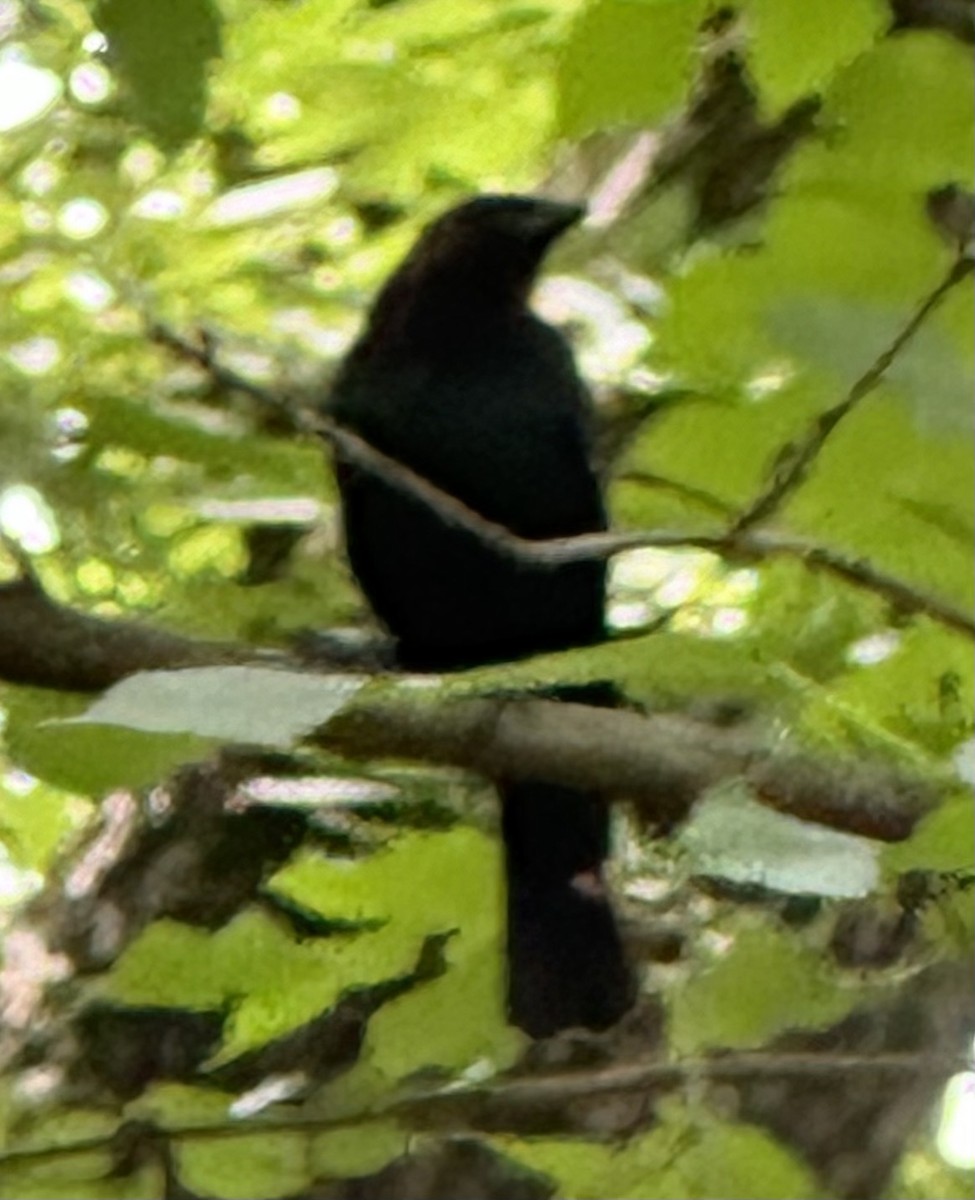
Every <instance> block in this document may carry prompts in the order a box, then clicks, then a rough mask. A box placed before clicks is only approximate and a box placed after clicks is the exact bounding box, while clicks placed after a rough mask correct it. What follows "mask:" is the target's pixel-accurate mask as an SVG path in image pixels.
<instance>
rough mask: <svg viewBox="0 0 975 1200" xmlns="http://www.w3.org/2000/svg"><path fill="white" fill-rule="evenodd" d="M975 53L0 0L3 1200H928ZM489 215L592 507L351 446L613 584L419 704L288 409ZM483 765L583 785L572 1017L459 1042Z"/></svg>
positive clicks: (228, 6) (835, 34) (156, 0)
mask: <svg viewBox="0 0 975 1200" xmlns="http://www.w3.org/2000/svg"><path fill="white" fill-rule="evenodd" d="M973 36H975V35H973V22H972V9H971V6H970V5H967V4H965V3H964V2H962V0H957V2H953V0H937V2H935V3H921V2H919V0H896V2H893V3H888V2H887V0H803V2H802V3H785V2H784V0H740V2H739V3H738V4H736V5H734V6H733V7H727V6H720V5H717V4H715V3H713V2H711V0H481V2H480V3H477V4H474V3H463V0H288V2H283V0H90V2H87V3H86V2H82V0H61V2H60V3H58V4H53V3H47V2H45V0H0V174H2V178H3V180H4V187H3V189H2V190H0V289H2V293H3V303H2V304H0V383H2V386H0V533H2V535H3V541H2V543H0V717H2V729H3V742H2V746H0V928H2V929H3V934H4V948H3V958H2V965H0V1011H2V1013H3V1019H2V1026H0V1071H2V1075H0V1200H6V1198H8V1197H9V1198H10V1200H14V1198H15V1197H16V1198H18V1200H21V1198H24V1197H37V1198H38V1200H58V1198H60V1197H65V1198H67V1197H72V1198H79V1197H93V1198H96V1197H97V1198H98V1200H107V1198H108V1197H119V1200H137V1198H141V1197H145V1198H146V1200H155V1198H160V1197H168V1198H173V1200H175V1198H177V1197H182V1198H190V1197H197V1196H199V1197H217V1198H221V1200H222V1198H226V1200H269V1198H271V1197H286V1198H295V1200H296V1198H298V1197H307V1198H308V1200H312V1198H317V1200H339V1198H346V1197H348V1198H349V1200H352V1198H353V1197H355V1198H360V1200H365V1198H367V1197H368V1198H372V1197H377V1198H382V1197H393V1196H396V1197H410V1200H427V1198H429V1200H434V1198H436V1197H457V1196H472V1197H473V1196H483V1197H485V1198H493V1197H525V1198H530V1200H534V1198H535V1197H539V1198H542V1197H547V1196H552V1195H557V1196H564V1197H567V1198H571V1200H599V1198H601V1197H608V1196H619V1197H631V1198H632V1200H650V1198H652V1197H660V1198H661V1200H676V1198H679V1197H687V1198H688V1200H698V1198H706V1197H713V1198H715V1200H717V1198H718V1197H728V1196H735V1197H753V1198H755V1200H759V1198H768V1200H797V1198H799V1197H808V1198H810V1200H813V1198H815V1197H824V1196H829V1197H836V1198H849V1200H860V1198H867V1197H890V1198H891V1200H893V1198H895V1197H896V1198H898V1200H902V1198H904V1197H910V1198H916V1200H939V1198H945V1200H948V1198H951V1197H955V1196H958V1195H962V1194H967V1191H968V1190H970V1185H971V1176H970V1174H968V1173H967V1172H970V1169H971V1167H972V1165H975V1164H973V1162H972V1159H971V1154H970V1147H966V1146H965V1145H964V1144H963V1140H960V1135H959V1134H958V1129H959V1127H960V1126H959V1121H960V1119H961V1118H960V1117H959V1115H958V1114H959V1113H960V1112H962V1110H963V1106H964V1104H965V1103H969V1104H970V1100H971V1089H972V1078H973V1077H972V1075H971V1074H970V1073H968V1074H966V1073H965V1068H966V1059H965V1054H966V1051H970V1049H971V1038H972V1033H973V1023H972V1020H971V999H972V995H971V992H972V989H971V957H972V956H971V949H972V939H973V919H972V911H971V908H972V906H971V888H972V884H973V879H975V863H973V840H975V822H973V812H972V803H971V795H970V785H971V783H972V779H973V776H975V765H973V763H975V759H973V749H972V748H973V745H975V742H973V740H972V739H973V717H972V710H973V703H975V678H973V663H972V638H973V634H975V620H973V617H972V615H971V614H972V606H973V561H972V560H973V540H975V520H973V510H972V496H973V490H975V478H973V475H975V470H973V454H972V444H971V432H972V417H971V391H972V382H973V379H972V375H973V369H972V352H971V329H972V317H973V311H972V308H973V289H972V255H971V239H972V223H973V216H975V201H973V198H972V194H971V192H970V191H969V190H967V189H968V188H970V186H971V185H970V179H971V174H972V161H971V159H972V129H973V103H972V89H971V62H970V44H969V43H970V42H971V41H972V40H973ZM487 191H524V192H529V191H530V192H539V193H543V194H546V195H551V196H555V197H558V198H562V199H584V200H586V201H587V202H588V205H589V215H588V218H587V220H586V222H585V223H584V225H583V227H582V228H581V229H580V230H579V231H578V232H577V233H575V234H573V235H572V236H571V238H569V239H567V240H566V242H565V244H564V246H563V247H562V248H560V249H559V251H558V252H557V254H556V255H555V256H553V259H552V261H551V263H550V264H549V269H548V271H547V273H546V276H545V279H544V280H543V282H542V284H541V286H540V287H539V289H538V292H537V295H536V304H537V306H538V308H539V309H540V310H541V311H542V312H544V314H545V315H546V316H547V318H548V319H550V320H552V321H554V322H556V323H558V324H560V325H561V326H562V327H563V328H565V329H566V330H567V331H568V333H569V334H570V336H571V338H572V339H573V341H574V344H575V348H576V353H577V356H578V359H579V362H580V364H581V366H582V369H583V371H584V373H585V374H586V376H587V378H588V379H589V381H590V382H591V384H592V386H593V389H594V392H595V395H596V400H597V410H598V418H599V420H598V429H597V430H596V453H597V455H598V459H599V464H600V469H601V470H602V471H603V472H604V473H605V477H606V479H607V488H608V498H609V503H610V508H611V512H612V519H613V531H612V533H610V534H608V535H606V536H594V537H591V538H589V539H585V538H583V539H576V540H573V541H570V542H560V543H540V544H532V543H526V542H523V541H520V540H519V539H517V538H514V537H512V536H511V535H510V534H508V533H507V532H506V531H505V530H499V529H496V528H492V527H489V526H487V525H486V524H485V523H484V522H482V521H479V520H478V518H477V515H476V514H473V513H469V512H466V511H464V510H461V511H457V507H458V506H457V505H456V504H455V503H454V502H453V501H452V500H451V498H450V497H448V496H444V495H443V494H441V493H438V492H437V491H436V489H431V488H429V486H425V484H424V481H422V480H417V479H416V478H414V477H411V476H410V475H409V473H404V472H402V471H401V470H399V469H398V468H397V464H395V463H390V462H388V461H384V460H383V459H382V457H381V456H376V455H375V454H374V453H372V452H371V451H370V448H369V447H368V446H367V445H360V444H351V443H349V442H348V441H346V442H344V443H341V444H343V446H344V447H345V449H347V450H349V451H350V453H353V454H358V455H360V456H361V457H362V461H363V462H365V463H366V465H367V466H368V467H369V469H372V470H375V471H377V472H379V473H380V474H384V473H385V476H386V477H387V478H389V479H392V480H393V481H394V482H395V483H396V485H397V486H401V487H403V488H405V489H407V490H410V489H412V490H413V491H414V492H415V493H416V494H419V495H421V497H423V498H424V499H425V500H426V502H427V503H430V504H431V505H433V506H434V507H436V506H441V508H442V509H443V510H444V511H445V512H450V513H451V514H452V519H456V520H460V521H462V522H463V521H467V522H468V523H469V524H470V525H471V527H472V528H473V529H474V530H475V531H476V532H477V533H478V536H482V537H484V538H487V539H494V540H495V541H496V543H497V545H498V546H499V547H501V548H502V549H503V551H504V552H505V553H510V554H512V555H514V556H518V555H521V556H523V557H526V558H535V559H537V558H544V557H545V556H549V557H565V556H572V555H576V556H588V555H596V556H600V557H606V558H608V559H610V561H611V590H610V597H609V608H608V618H609V627H610V631H611V636H610V637H608V639H607V640H606V641H605V642H604V643H603V644H601V645H598V646H594V647H586V648H580V649H576V650H571V651H566V652H563V653H560V654H551V655H546V656H540V657H537V658H534V659H531V660H528V661H524V662H519V663H513V664H505V665H502V666H497V667H491V668H483V669H479V670H475V671H468V672H464V673H459V674H455V675H445V676H442V677H430V678H424V679H422V680H420V679H416V678H411V677H408V676H403V675H400V674H397V673H396V672H395V671H393V670H391V669H390V665H389V664H390V658H389V655H388V653H387V648H386V646H385V645H384V643H383V640H382V631H380V630H378V629H377V628H376V626H375V624H374V622H373V621H372V620H371V618H370V615H369V613H368V611H367V609H366V606H365V603H364V601H363V599H362V597H361V595H360V594H359V592H358V590H357V589H356V587H355V584H354V581H353V580H352V578H351V576H350V574H349V571H348V568H347V565H346V563H345V560H344V557H343V553H342V547H341V539H340V536H339V532H338V530H339V522H338V513H337V495H336V489H335V485H334V481H333V479H332V475H331V468H330V449H331V448H332V447H333V446H334V445H335V444H336V442H337V441H338V442H341V439H342V438H343V436H345V435H343V433H342V431H341V430H337V429H336V428H335V427H334V426H333V425H331V424H330V423H329V422H328V421H325V420H323V419H322V418H321V417H319V416H317V415H315V409H314V405H315V403H316V402H317V401H318V400H320V398H321V397H322V395H323V394H324V393H325V390H326V389H327V386H328V379H329V376H330V374H331V372H332V371H333V369H334V366H335V364H336V363H337V361H338V360H339V358H340V357H341V355H342V353H343V352H344V350H345V349H346V348H347V347H348V346H349V344H350V341H351V339H352V338H353V337H354V335H355V332H356V330H357V329H358V327H359V323H360V320H361V317H362V314H363V311H364V309H365V307H366V306H367V304H368V302H369V300H370V298H371V296H372V295H373V294H374V293H375V291H376V289H377V288H378V286H379V285H380V284H381V282H382V281H383V280H384V279H385V278H386V277H387V275H388V274H389V272H390V271H391V270H392V269H393V267H394V266H395V265H396V263H397V262H398V261H399V259H400V258H401V257H402V255H403V254H404V253H405V251H406V250H407V249H408V247H409V246H410V245H411V244H412V242H413V240H414V239H415V238H416V236H417V234H418V232H419V230H420V229H421V228H422V227H423V225H424V224H425V223H426V222H427V221H429V220H430V219H431V218H432V217H434V216H436V215H437V214H439V213H440V212H442V211H443V210H444V209H446V208H447V207H449V206H450V205H451V204H453V203H455V202H457V201H458V200H459V199H461V198H463V197H465V196H468V195H471V194H474V193H478V192H487ZM591 680H612V681H614V683H615V684H616V685H617V686H618V687H619V689H620V690H621V692H622V693H624V694H625V695H626V697H627V698H628V704H629V705H630V707H629V708H627V710H625V711H607V710H595V709H587V708H586V707H585V706H584V705H581V704H580V705H575V704H556V703H554V702H552V701H551V699H550V694H551V688H552V687H553V685H555V684H557V683H562V684H565V683H582V682H587V681H591ZM506 774H507V775H514V776H515V777H517V776H519V775H521V776H530V777H539V778H543V779H550V780H552V781H553V782H566V783H572V782H582V783H584V784H585V786H592V787H594V788H598V789H600V790H602V791H604V792H606V793H607V794H610V795H612V796H613V797H614V799H616V800H618V801H619V804H618V826H619V831H618V832H619V836H618V839H617V841H618V845H617V852H616V874H615V878H614V886H615V888H616V889H617V891H618V893H619V894H620V896H621V898H622V899H623V911H624V916H625V919H626V924H627V930H628V937H629V939H630V941H631V942H632V944H633V946H634V951H635V953H636V954H637V956H638V958H639V961H640V963H641V970H642V975H643V985H642V993H643V994H642V997H641V1001H640V1004H639V1005H638V1008H637V1010H636V1012H635V1013H634V1015H633V1017H632V1019H630V1020H628V1021H626V1022H624V1024H623V1025H622V1026H621V1027H620V1028H619V1029H617V1030H614V1031H611V1032H610V1033H608V1034H606V1035H602V1036H600V1037H588V1038H587V1037H582V1036H581V1035H580V1037H578V1038H575V1037H569V1038H564V1039H560V1040H557V1041H555V1042H553V1043H551V1044H549V1043H539V1044H537V1045H531V1044H529V1042H528V1040H527V1039H526V1038H524V1037H523V1036H522V1035H521V1034H520V1033H518V1031H516V1030H514V1029H512V1028H511V1027H509V1026H507V1025H506V1024H505V1021H504V1011H503V1001H502V994H503V980H502V978H501V972H502V970H503V955H502V949H501V948H502V939H503V931H502V929H501V919H502V912H503V905H502V902H501V898H500V887H501V881H500V866H499V849H498V846H499V842H498V837H497V831H496V813H495V812H494V807H493V804H492V803H491V797H490V790H489V789H487V788H486V787H485V786H484V778H485V777H496V776H502V775H506ZM966 1089H967V1091H966ZM968 1119H969V1121H970V1120H971V1115H970V1113H969V1117H968Z"/></svg>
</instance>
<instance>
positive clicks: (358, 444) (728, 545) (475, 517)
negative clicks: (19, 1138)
mask: <svg viewBox="0 0 975 1200" xmlns="http://www.w3.org/2000/svg"><path fill="white" fill-rule="evenodd" d="M956 277H957V278H960V277H961V276H960V275H959V274H958V272H957V270H956V271H953V272H952V274H951V275H950V276H949V279H948V280H946V281H945V282H944V283H942V284H941V285H940V287H939V288H938V289H937V292H935V293H932V295H931V296H929V297H928V300H927V301H926V302H925V304H924V305H923V306H922V309H921V310H919V311H918V313H917V314H915V317H914V318H913V320H912V322H911V323H910V325H909V326H907V327H905V330H902V332H901V334H900V335H899V336H898V339H897V340H896V342H895V343H894V344H893V345H892V346H891V347H889V348H888V350H887V351H886V352H885V354H884V355H882V356H881V359H878V360H877V363H876V364H875V366H874V368H873V369H872V370H873V371H874V372H875V374H876V378H874V377H873V375H871V379H872V382H870V383H869V386H868V385H867V383H864V382H863V381H865V380H867V376H864V377H863V381H861V390H860V391H859V392H858V393H857V396H854V393H853V392H851V393H850V395H849V396H848V397H847V398H846V399H845V400H844V401H843V403H842V405H837V406H836V407H835V408H834V409H830V410H829V412H828V413H826V414H823V416H822V417H820V418H819V419H818V422H817V428H818V426H819V423H821V422H823V421H825V420H826V419H827V418H828V417H829V416H830V414H836V413H839V416H835V417H834V418H832V421H833V424H832V426H830V428H833V427H835V424H836V422H837V421H838V420H839V419H840V418H841V417H842V416H843V415H844V413H845V412H846V411H849V408H850V406H851V405H852V404H855V403H856V402H857V398H859V397H860V396H862V395H864V394H866V391H869V390H870V388H872V387H873V386H875V385H876V383H877V382H879V379H880V377H881V376H882V374H883V372H884V371H885V370H886V369H887V366H889V365H890V361H892V360H893V357H894V356H895V355H896V352H897V349H899V348H900V347H901V346H903V345H904V344H905V343H906V341H907V340H908V339H909V337H910V336H911V333H912V332H913V331H914V330H916V329H917V327H918V325H919V324H920V322H921V320H922V319H923V316H924V314H925V313H927V312H930V311H931V309H932V308H933V307H934V305H935V304H936V303H937V300H938V299H940V297H941V296H943V295H944V294H945V293H946V292H947V290H948V287H949V286H952V285H953V283H954V282H957V278H956ZM949 280H950V283H949ZM152 336H153V337H154V338H155V340H157V341H159V342H160V343H162V344H163V345H165V346H167V347H169V348H170V349H172V350H174V351H176V352H177V353H179V354H180V355H182V356H183V357H188V358H191V359H192V360H193V361H195V362H197V363H198V364H199V365H201V366H203V367H204V368H205V369H206V370H207V371H208V372H209V373H210V374H211V376H212V378H213V379H214V380H216V381H217V382H218V383H220V384H222V385H223V386H225V387H228V388H233V389H235V390H238V391H241V392H244V393H246V394H247V395H249V396H252V397H253V398H254V399H256V400H258V401H259V402H260V403H261V404H265V405H268V406H269V407H271V408H273V409H275V410H277V411H282V412H285V413H287V414H288V416H289V418H290V419H291V420H292V422H293V423H294V426H295V428H296V429H297V430H299V431H302V432H305V433H307V434H310V435H312V436H314V437H318V438H320V439H321V440H323V441H326V442H328V443H329V444H330V445H332V446H333V447H334V449H336V450H337V451H338V453H339V454H340V456H341V457H342V458H343V459H344V460H345V461H346V462H348V463H350V464H352V465H353V466H355V467H358V468H359V469H361V470H363V471H367V472H369V473H370V474H372V475H375V476H376V477H377V478H379V479H381V480H382V481H383V482H384V483H386V484H388V485H389V486H390V487H392V488H395V489H396V490H398V491H400V492H403V493H404V494H406V495H408V496H412V497H414V498H416V499H418V500H421V501H422V502H423V503H424V504H426V505H428V506H429V507H430V508H431V509H432V510H433V511H434V512H435V513H437V515H438V516H440V517H442V518H443V520H444V521H446V522H447V523H449V524H451V525H454V526H456V527H457V528H460V529H464V530H466V531H467V532H469V533H471V534H473V535H474V536H475V537H477V538H479V539H480V540H481V541H482V542H483V543H484V544H485V545H487V546H490V547H491V548H492V549H494V550H496V551H497V552H498V553H499V554H505V555H508V556H509V557H511V558H513V559H515V560H517V561H519V562H524V563H529V564H533V565H537V566H543V565H547V566H552V567H555V566H560V565H563V564H565V563H572V562H587V561H590V560H593V559H607V558H611V557H613V556H614V555H616V554H620V553H622V552H623V551H626V550H636V549H644V548H657V549H666V550H682V549H693V550H708V551H711V552H712V553H714V554H718V555H721V556H723V557H725V558H744V559H751V560H754V561H760V560H762V559H766V558H771V557H782V556H790V557H794V558H798V559H800V560H801V561H802V562H804V563H806V564H807V565H808V566H809V567H812V568H816V569H820V570H824V571H828V572H829V573H831V574H833V575H836V576H838V577H840V578H843V579H845V580H847V581H848V582H850V583H853V584H855V585H857V586H858V587H860V588H863V589H864V590H865V591H870V592H873V593H875V594H876V595H879V596H883V597H884V599H886V600H887V601H889V602H890V603H891V604H893V605H894V607H895V608H897V609H899V610H900V611H902V612H907V613H918V614H921V615H923V616H927V617H930V618H931V620H933V621H937V622H939V623H940V624H942V625H946V626H948V628H950V629H954V630H956V631H958V632H960V633H964V634H967V635H968V636H969V637H975V618H973V617H972V616H971V615H970V614H969V613H966V612H963V611H961V610H960V609H956V608H955V607H954V606H952V605H951V604H949V603H947V601H944V600H941V599H940V598H939V597H937V596H932V595H930V594H928V593H925V592H922V591H921V590H920V589H918V588H915V587H914V586H913V585H912V584H909V583H907V582H906V581H904V580H901V579H897V578H895V577H894V576H891V575H887V574H885V573H884V572H882V571H880V570H878V569H876V568H874V567H872V566H871V565H870V564H869V563H867V562H865V561H864V560H862V559H850V558H847V557H845V556H844V555H842V554H841V553H839V552H838V551H834V550H831V549H829V548H828V547H825V546H819V545H816V544H814V543H809V542H805V541H802V540H799V539H795V538H787V537H778V536H775V535H771V534H761V535H757V534H749V533H747V532H746V531H745V529H744V527H743V528H742V529H741V530H739V526H741V525H742V522H743V521H745V517H746V516H747V513H746V514H743V515H742V517H740V518H739V519H738V520H737V521H736V522H735V523H734V524H733V525H732V527H731V528H730V529H729V530H728V531H727V532H725V533H719V534H714V533H691V532H688V531H686V530H673V529H643V530H633V531H627V532H607V533H586V534H581V535H578V536H576V537H563V538H548V539H546V540H544V541H532V540H530V539H528V538H523V537H519V536H518V534H515V533H512V532H511V530H510V529H507V528H506V527H505V526H503V525H499V524H498V523H497V522H495V521H489V520H488V519H487V518H486V517H482V516H481V515H480V514H479V513H477V512H475V511H474V510H473V509H471V508H468V506H467V505H466V504H464V503H463V502H462V501H460V500H458V499H457V498H456V497H455V496H452V495H450V493H449V492H445V491H443V489H441V488H439V487H437V486H436V484H433V483H431V482H430V481H429V480H428V479H425V478H424V477H423V476H421V475H418V474H417V473H416V472H415V471H413V470H411V469H410V468H409V467H407V466H404V464H403V463H401V462H400V461H399V460H398V459H395V458H391V457H390V456H389V455H388V454H383V453H382V451H380V450H377V449H376V448H375V447H374V446H372V445H370V443H369V442H367V441H365V439H363V438H361V437H359V436H358V435H357V434H355V433H352V432H351V430H348V429H345V428H344V427H342V426H341V425H339V424H337V423H336V422H335V421H332V420H331V419H329V418H328V417H325V416H322V415H320V414H318V413H315V412H311V411H307V410H301V409H296V408H295V407H294V406H293V405H291V404H289V402H288V400H287V398H286V397H282V396H280V395H277V394H275V393H273V392H271V391H269V390H268V389H266V388H263V387H261V386H260V385H259V384H255V383H253V382H252V381H251V380H249V379H246V378H244V377H243V376H241V375H238V374H237V373H236V372H235V371H232V370H230V369H229V368H227V367H224V366H222V365H220V364H219V363H217V362H216V361H215V359H214V356H213V353H212V348H211V347H210V345H209V344H206V345H204V346H197V345H194V344H193V343H192V342H188V341H186V340H185V339H183V338H181V337H180V336H179V335H178V334H175V333H173V332H172V331H170V330H167V329H165V328H164V327H163V326H160V325H158V324H156V325H154V326H153V327H152ZM881 360H883V363H882V365H880V364H881ZM864 389H865V390H864ZM854 391H856V389H854ZM840 409H843V410H844V411H843V412H840ZM824 428H825V426H824ZM828 433H829V429H827V430H826V432H825V433H823V434H822V438H821V440H825V438H826V436H828ZM820 444H821V443H820ZM817 452H818V446H817V448H816V450H814V451H812V452H811V453H810V455H809V461H810V462H811V461H812V457H814V456H815V453H817ZM802 469H803V470H804V468H802ZM790 480H792V482H790V483H789V485H788V487H789V488H790V489H791V487H793V486H797V484H798V482H799V477H798V475H792V476H790ZM783 495H784V493H783ZM773 507H774V505H773ZM750 524H752V522H751V520H748V521H746V522H745V525H750Z"/></svg>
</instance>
